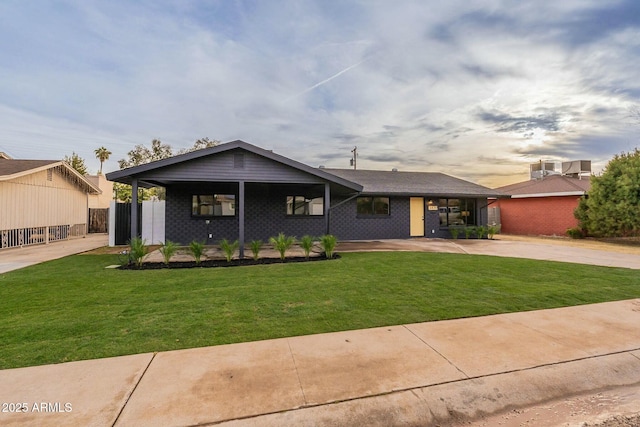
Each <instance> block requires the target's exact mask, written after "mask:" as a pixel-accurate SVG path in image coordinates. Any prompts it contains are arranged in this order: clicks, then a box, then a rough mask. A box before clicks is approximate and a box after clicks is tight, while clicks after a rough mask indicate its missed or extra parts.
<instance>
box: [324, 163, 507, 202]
mask: <svg viewBox="0 0 640 427" xmlns="http://www.w3.org/2000/svg"><path fill="white" fill-rule="evenodd" d="M324 170H325V171H327V172H329V173H331V174H334V175H336V176H339V177H341V178H344V179H348V180H350V181H353V182H357V183H359V184H361V185H362V186H363V187H364V188H363V190H362V193H363V194H371V195H374V194H377V195H395V196H432V197H505V196H506V195H505V194H503V193H502V192H501V191H497V190H492V189H490V188H487V187H484V186H482V185H478V184H474V183H472V182H469V181H465V180H463V179H459V178H455V177H452V176H449V175H446V174H443V173H439V172H399V171H377V170H353V169H324Z"/></svg>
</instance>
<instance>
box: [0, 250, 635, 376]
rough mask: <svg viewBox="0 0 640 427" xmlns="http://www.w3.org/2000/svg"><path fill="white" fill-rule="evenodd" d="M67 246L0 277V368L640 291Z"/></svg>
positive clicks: (572, 279)
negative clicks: (139, 266) (123, 258)
mask: <svg viewBox="0 0 640 427" xmlns="http://www.w3.org/2000/svg"><path fill="white" fill-rule="evenodd" d="M114 263H117V258H116V256H114V255H76V256H71V257H67V258H63V259H60V260H56V261H50V262H47V263H44V264H40V265H36V266H33V267H28V268H25V269H22V270H18V271H14V272H10V273H6V274H0V342H1V343H2V346H0V369H6V368H15V367H22V366H31V365H41V364H47V363H59V362H66V361H72V360H81V359H93V358H100V357H108V356H118V355H124V354H133V353H144V352H154V351H165V350H173V349H180V348H190V347H200V346H207V345H215V344H227V343H235V342H242V341H252V340H261V339H269V338H279V337H287V336H294V335H305V334H314V333H321V332H330V331H341V330H348V329H359V328H369V327H376V326H383V325H396V324H403V323H414V322H424V321H432V320H442V319H451V318H458V317H470V316H480V315H487V314H495V313H505V312H513V311H525V310H534V309H541V308H553V307H562V306H570V305H577V304H587V303H596V302H603V301H614V300H621V299H628V298H638V297H640V274H639V273H638V271H637V270H628V269H620V268H607V267H597V266H587V265H577V264H567V263H557V262H546V261H535V260H525V259H515V258H498V257H488V256H474V255H458V254H440V253H411V252H386V253H347V254H343V255H342V258H341V259H339V260H333V261H327V262H311V263H296V264H282V265H280V264H278V265H267V266H253V267H241V268H217V269H191V270H155V271H119V270H110V269H105V268H104V267H105V266H107V265H109V264H114Z"/></svg>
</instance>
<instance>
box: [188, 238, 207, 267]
mask: <svg viewBox="0 0 640 427" xmlns="http://www.w3.org/2000/svg"><path fill="white" fill-rule="evenodd" d="M189 252H191V255H193V259H195V261H196V264H200V260H201V259H202V254H204V242H198V241H197V240H194V241H193V242H191V243H189Z"/></svg>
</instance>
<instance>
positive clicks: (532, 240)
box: [337, 235, 640, 269]
mask: <svg viewBox="0 0 640 427" xmlns="http://www.w3.org/2000/svg"><path fill="white" fill-rule="evenodd" d="M390 250H391V251H420V252H445V253H459V254H473V255H491V256H501V257H514V258H530V259H539V260H547V261H559V262H573V263H577V264H591V265H600V266H605V267H623V268H633V269H640V247H633V246H622V245H616V244H611V243H603V242H597V241H592V240H569V239H563V238H556V239H554V238H541V237H522V236H509V235H498V236H496V238H495V239H494V240H488V239H484V240H476V239H468V240H467V239H458V240H449V239H426V238H416V239H406V240H402V239H389V240H377V241H349V242H341V243H340V244H339V246H338V249H337V251H338V252H360V251H390Z"/></svg>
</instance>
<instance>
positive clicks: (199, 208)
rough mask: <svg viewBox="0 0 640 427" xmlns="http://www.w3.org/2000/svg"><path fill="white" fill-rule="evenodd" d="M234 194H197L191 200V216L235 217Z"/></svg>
mask: <svg viewBox="0 0 640 427" xmlns="http://www.w3.org/2000/svg"><path fill="white" fill-rule="evenodd" d="M235 214H236V196H235V194H198V195H194V196H192V198H191V215H192V216H235Z"/></svg>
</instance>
